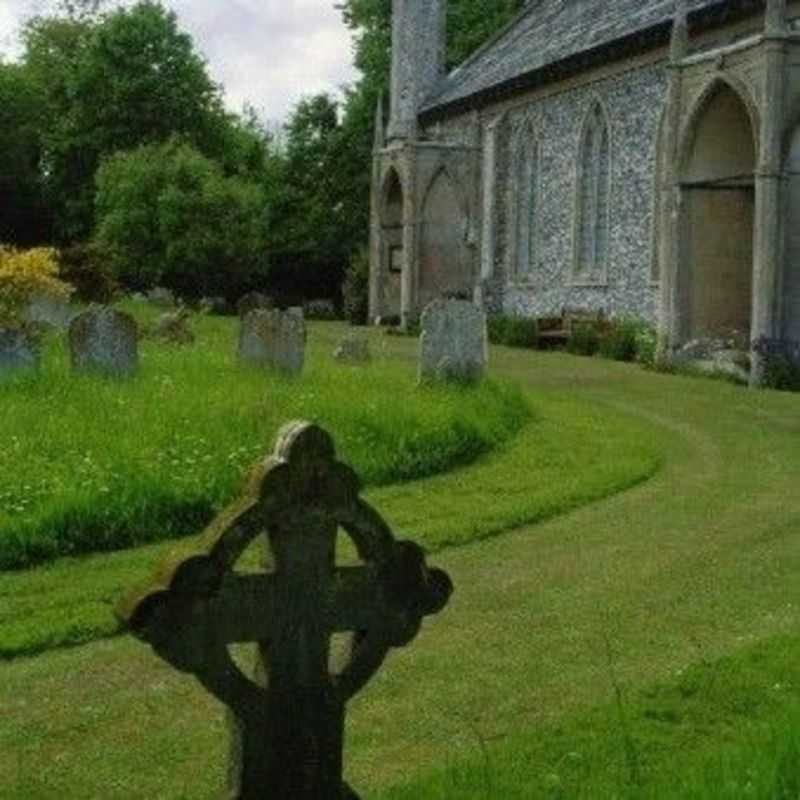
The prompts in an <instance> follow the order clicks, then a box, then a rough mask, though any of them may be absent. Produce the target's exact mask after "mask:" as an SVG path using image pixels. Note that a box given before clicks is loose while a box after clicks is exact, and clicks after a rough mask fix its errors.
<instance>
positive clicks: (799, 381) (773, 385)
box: [764, 353, 800, 392]
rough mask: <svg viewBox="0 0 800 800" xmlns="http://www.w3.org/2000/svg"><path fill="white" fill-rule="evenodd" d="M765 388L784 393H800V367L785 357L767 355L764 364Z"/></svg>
mask: <svg viewBox="0 0 800 800" xmlns="http://www.w3.org/2000/svg"><path fill="white" fill-rule="evenodd" d="M764 386H765V387H766V388H767V389H777V390H778V391H782V392H800V367H799V366H798V365H797V364H795V363H794V362H793V361H791V360H790V359H789V358H788V357H787V356H785V355H781V354H777V353H775V354H769V355H767V356H766V357H765V363H764Z"/></svg>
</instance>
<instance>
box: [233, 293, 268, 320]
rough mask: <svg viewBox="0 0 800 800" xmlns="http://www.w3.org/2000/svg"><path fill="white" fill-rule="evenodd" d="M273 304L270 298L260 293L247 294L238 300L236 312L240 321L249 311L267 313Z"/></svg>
mask: <svg viewBox="0 0 800 800" xmlns="http://www.w3.org/2000/svg"><path fill="white" fill-rule="evenodd" d="M274 305H275V304H274V303H273V302H272V298H271V297H268V296H267V295H265V294H262V293H261V292H248V293H247V294H244V295H242V296H241V297H240V298H239V301H238V302H237V303H236V311H237V313H238V314H239V318H240V319H244V318H245V317H246V316H247V315H248V314H249V313H250V312H251V311H259V310H264V311H269V310H270V309H271V308H273V306H274Z"/></svg>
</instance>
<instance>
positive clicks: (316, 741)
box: [118, 422, 452, 800]
mask: <svg viewBox="0 0 800 800" xmlns="http://www.w3.org/2000/svg"><path fill="white" fill-rule="evenodd" d="M340 530H342V531H344V532H345V533H346V534H347V535H349V537H350V538H351V539H352V541H353V543H354V544H355V547H356V550H357V552H358V555H359V557H360V559H361V562H362V563H361V564H360V565H359V566H337V564H336V540H337V536H338V533H339V531H340ZM254 541H260V542H261V543H262V545H263V547H264V548H265V562H266V563H272V564H274V565H275V567H274V570H273V571H271V572H260V573H259V572H247V573H245V572H239V571H237V570H236V564H237V562H238V561H239V559H240V557H241V556H242V554H243V553H244V552H245V550H246V549H247V548H248V547H249V545H250V544H251V543H253V542H254ZM158 575H159V577H158V578H157V579H156V581H155V582H154V583H153V584H151V585H150V586H149V587H147V588H146V589H145V590H144V591H142V592H138V593H136V594H134V595H132V596H131V597H130V598H128V599H127V600H126V601H125V602H123V604H122V605H121V606H120V608H119V610H118V613H119V615H120V617H121V619H122V620H123V621H124V622H125V623H126V624H127V625H128V626H129V627H130V629H131V630H132V631H133V632H134V633H135V634H136V635H137V636H138V637H139V638H141V639H142V640H144V641H146V642H148V643H149V644H150V645H151V646H152V647H153V649H154V650H155V652H156V653H157V654H158V655H159V656H161V657H162V658H163V659H165V660H166V661H167V662H169V663H170V664H171V665H172V666H174V667H175V668H176V669H178V670H181V671H183V672H187V673H190V674H193V675H194V676H195V677H196V678H197V679H198V680H199V681H200V682H201V683H202V685H203V686H204V687H205V688H206V689H207V690H208V691H209V692H211V693H212V694H213V695H214V696H215V697H216V698H217V699H219V700H220V701H221V702H222V703H223V704H224V705H225V706H226V707H227V708H228V709H229V711H230V722H231V736H232V746H231V750H230V758H231V763H230V765H229V770H228V775H229V787H228V788H229V794H228V795H227V796H228V797H230V798H237V799H238V800H251V799H252V800H255V798H267V797H269V798H271V800H329V799H330V800H357V795H356V793H355V792H354V791H353V790H352V789H351V788H350V787H349V786H347V784H346V783H344V781H343V777H342V773H343V767H342V761H343V747H344V728H345V725H344V722H345V710H346V705H347V702H348V701H349V700H350V699H352V697H353V696H354V695H355V694H356V693H358V692H359V691H360V690H361V689H363V688H364V686H365V685H366V684H367V682H368V681H369V680H370V678H371V677H372V676H373V675H374V674H375V673H376V672H377V670H378V669H379V668H380V666H381V664H382V663H383V661H384V659H385V658H386V656H387V654H388V652H389V651H390V649H391V648H393V647H402V646H405V645H407V644H409V643H410V642H411V641H412V640H413V639H414V637H415V636H416V635H417V633H418V632H419V630H420V627H421V624H422V620H423V618H424V617H425V616H426V615H429V614H435V613H437V612H438V611H440V610H441V609H442V608H444V606H445V605H446V603H447V601H448V599H449V597H450V594H451V592H452V584H451V582H450V579H449V577H448V576H447V574H446V573H444V572H442V571H441V570H437V569H428V567H427V566H426V564H425V558H424V555H423V552H422V550H421V548H419V547H418V546H417V545H416V544H414V543H412V542H403V541H397V540H396V539H395V537H394V535H393V533H392V531H391V530H390V529H389V527H388V526H387V524H386V523H385V522H384V520H383V519H382V518H381V516H380V515H379V514H378V512H377V511H376V510H375V509H374V508H372V507H371V506H370V505H369V504H367V503H366V502H365V501H364V500H363V499H362V498H361V497H360V485H359V481H358V478H357V477H356V475H355V473H354V472H353V471H352V470H351V469H350V468H349V467H348V466H346V465H345V464H342V463H341V462H339V461H337V460H336V456H335V452H334V445H333V441H332V440H331V438H330V436H329V435H328V434H327V433H326V432H325V431H323V430H322V429H321V428H319V427H317V426H315V425H311V424H309V423H305V422H294V423H291V424H289V425H287V426H286V427H285V428H284V429H283V430H282V431H281V433H280V434H279V436H278V440H277V443H276V445H275V449H274V452H273V454H272V455H271V456H270V457H269V458H267V459H266V460H265V461H264V462H263V463H262V464H260V465H259V466H258V467H257V468H256V469H255V470H254V472H253V474H252V475H251V477H250V480H249V482H248V488H247V490H246V491H245V493H244V495H243V496H242V497H241V498H240V499H239V500H238V501H237V502H235V503H234V504H233V505H232V506H231V507H230V508H228V509H227V510H226V511H224V512H223V513H222V514H220V516H219V517H218V518H217V520H216V521H215V522H214V523H212V525H211V526H210V527H209V528H208V529H207V531H206V534H205V537H204V544H203V545H202V546H200V547H199V548H197V549H196V550H194V551H193V552H190V553H189V554H187V555H186V556H184V557H182V558H179V559H178V560H177V561H175V562H173V563H167V564H165V565H164V566H163V567H162V569H161V570H160V571H159V573H158ZM343 632H352V633H353V638H352V644H351V649H350V652H349V657H348V659H347V661H346V663H344V664H343V665H342V666H341V667H339V668H338V669H336V670H335V671H334V670H332V668H331V665H330V652H331V640H332V638H333V637H334V636H335V635H337V634H341V633H343ZM248 642H253V643H257V645H258V648H257V656H258V657H257V663H256V668H255V670H254V672H253V674H252V675H245V674H243V673H242V672H241V670H240V669H239V667H238V666H237V664H236V663H235V662H234V660H233V658H232V655H231V651H230V646H232V645H234V644H241V643H248ZM267 676H268V677H267Z"/></svg>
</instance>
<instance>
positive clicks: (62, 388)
mask: <svg viewBox="0 0 800 800" xmlns="http://www.w3.org/2000/svg"><path fill="white" fill-rule="evenodd" d="M235 327H236V326H235V324H234V323H233V322H232V321H230V320H220V319H211V318H205V319H202V320H201V321H200V322H199V323H198V325H197V328H198V331H197V332H198V334H199V341H198V343H197V344H196V345H195V346H194V347H193V348H188V349H180V348H175V347H170V346H165V345H161V344H156V343H153V342H145V344H144V346H143V348H142V369H141V374H140V375H139V376H138V377H137V378H136V379H135V380H133V381H126V382H116V381H110V380H105V379H103V378H99V377H94V376H72V375H70V374H69V369H68V366H67V363H66V362H67V359H66V354H65V353H64V352H63V345H62V342H61V340H60V339H59V340H56V341H51V342H50V346H49V347H48V351H47V353H46V359H45V368H44V369H43V370H42V372H41V373H40V374H39V375H36V376H30V377H25V378H22V379H18V380H15V381H13V382H7V383H5V384H2V385H0V405H2V407H3V415H2V417H0V442H2V443H3V447H2V448H0V569H19V568H24V567H30V566H33V565H36V564H40V563H43V562H45V561H48V560H52V559H54V558H57V557H59V556H64V555H78V554H82V553H92V552H104V551H110V550H120V549H123V548H126V547H132V546H135V545H139V544H143V543H148V542H153V541H157V540H161V539H171V538H175V537H177V536H180V535H185V534H186V533H190V532H193V531H196V530H198V529H199V528H201V527H203V525H205V524H206V523H207V522H208V521H209V520H210V519H211V518H212V516H213V514H214V512H215V511H216V510H219V509H220V508H221V507H222V506H223V505H224V504H225V503H227V502H229V501H230V499H231V498H232V497H233V495H234V494H235V493H236V491H238V488H239V486H240V484H241V481H242V477H243V475H244V473H245V472H246V471H247V470H248V469H249V468H250V466H251V465H252V464H253V463H254V462H255V461H256V460H258V459H259V458H261V457H263V455H264V454H265V451H267V449H268V447H269V446H270V443H271V442H272V440H273V439H274V436H275V433H276V432H277V429H278V428H279V427H280V426H281V425H282V424H284V423H285V422H287V421H288V420H290V419H296V418H301V419H309V420H313V421H316V422H319V423H320V424H322V425H323V426H325V427H326V428H327V429H328V430H329V431H330V432H331V433H332V434H333V435H334V436H335V437H336V441H337V443H338V446H339V449H340V452H341V455H342V457H343V458H344V459H345V460H347V461H348V462H349V463H351V464H353V466H354V467H355V468H356V469H357V470H358V472H359V474H360V475H361V477H362V479H363V480H364V482H365V483H366V484H367V485H382V484H387V483H394V482H398V481H404V480H409V479H411V478H419V477H424V476H426V475H431V474H434V473H437V472H441V471H444V470H447V469H451V468H453V467H454V466H457V465H460V464H466V463H469V462H471V461H474V460H475V459H476V458H477V457H478V456H480V455H482V454H484V453H487V452H489V451H491V450H492V449H493V448H496V447H499V446H501V445H502V444H503V443H504V442H506V441H507V440H509V439H510V438H511V437H513V435H514V434H515V433H516V432H517V431H518V430H519V429H520V428H521V427H522V426H523V425H524V423H525V422H526V421H527V420H528V418H529V411H528V408H527V405H526V403H525V401H524V400H523V398H522V396H521V394H520V393H519V391H517V390H516V389H514V388H513V387H512V386H510V385H509V384H507V383H495V382H491V381H487V382H485V383H484V384H482V385H481V386H480V387H479V388H477V389H471V390H467V389H465V388H459V387H457V386H450V387H446V386H431V387H417V386H416V385H415V381H414V375H413V371H412V370H411V369H410V368H407V367H405V365H399V366H398V365H396V364H390V363H388V362H387V361H386V360H385V359H378V360H377V361H376V363H374V364H372V365H370V366H369V367H365V368H361V369H358V368H356V369H354V368H347V367H342V366H339V365H336V364H334V363H333V361H332V359H331V354H330V352H329V347H330V343H329V342H328V341H327V339H325V338H324V337H323V338H322V340H321V341H315V337H314V336H313V334H312V340H311V346H310V348H309V350H310V353H309V363H308V367H307V370H306V372H305V374H304V375H303V376H302V378H299V379H291V378H286V377H281V376H280V375H275V374H267V373H264V372H262V371H259V370H254V369H251V368H247V367H243V366H240V365H239V364H237V363H236V360H235V358H234V336H235Z"/></svg>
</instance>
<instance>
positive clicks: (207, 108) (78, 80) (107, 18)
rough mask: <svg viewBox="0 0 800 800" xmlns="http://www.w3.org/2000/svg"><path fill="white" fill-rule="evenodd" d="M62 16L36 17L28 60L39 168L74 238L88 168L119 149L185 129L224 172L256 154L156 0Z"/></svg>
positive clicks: (88, 196)
mask: <svg viewBox="0 0 800 800" xmlns="http://www.w3.org/2000/svg"><path fill="white" fill-rule="evenodd" d="M67 5H68V6H70V8H68V9H67V11H66V13H65V14H64V15H63V16H55V17H44V18H37V19H34V20H32V21H31V22H30V23H29V25H28V27H27V29H26V32H25V37H24V38H25V45H26V52H25V63H26V65H27V67H28V69H29V71H30V74H31V75H32V77H33V79H34V80H35V81H36V83H37V85H38V87H39V89H40V91H41V93H42V96H43V98H44V105H45V108H44V120H43V121H44V124H43V126H42V131H41V134H42V141H43V162H44V174H45V177H46V182H47V186H48V189H49V193H50V198H51V202H52V204H53V206H54V208H55V209H56V214H57V220H56V222H57V234H58V236H59V238H60V239H61V240H64V241H74V240H76V239H83V238H86V237H87V236H88V234H89V233H90V231H91V227H92V221H93V220H92V203H93V191H94V184H93V181H94V173H95V171H96V170H97V167H98V164H99V163H100V160H101V159H102V158H103V157H105V156H108V155H111V154H113V153H114V152H116V151H119V150H128V149H131V148H134V147H137V146H139V145H143V144H150V143H156V142H163V141H166V140H167V139H168V138H169V137H171V136H174V135H180V136H182V137H183V138H184V139H185V140H186V141H188V142H191V143H192V144H193V145H194V146H195V147H196V148H197V149H198V150H200V151H201V152H203V153H204V154H206V155H207V156H209V157H212V158H217V159H219V160H220V162H221V163H222V164H223V165H224V166H225V167H226V170H227V171H229V172H232V173H233V172H237V173H241V172H242V164H241V163H238V162H235V159H236V157H237V155H238V154H240V153H241V154H242V158H243V159H244V163H249V162H248V159H249V160H250V161H252V160H253V158H254V156H253V153H254V152H256V151H257V149H258V147H257V142H256V141H255V140H254V139H253V137H252V136H251V135H250V133H251V132H250V131H248V129H247V126H246V125H239V121H238V119H237V118H235V117H233V116H231V115H229V114H226V113H225V111H224V109H223V106H222V100H221V96H220V91H219V88H218V87H217V86H216V85H215V84H214V83H213V81H212V80H211V78H210V77H209V75H208V71H207V68H206V64H205V62H204V60H203V59H202V57H201V56H200V55H199V54H198V53H197V52H196V51H195V49H194V45H193V43H192V40H191V37H190V36H189V35H188V34H186V33H184V32H182V31H181V30H180V29H179V27H178V24H177V18H176V16H175V14H174V13H173V12H171V11H168V10H167V9H166V8H165V7H164V6H163V5H162V4H161V3H160V2H154V0H141V2H138V3H137V4H136V5H134V6H132V7H131V8H118V9H116V10H114V11H111V12H110V13H106V14H101V13H98V9H99V8H100V7H101V6H102V4H98V3H96V2H95V1H94V0H82V1H81V2H77V3H72V4H71V3H70V2H69V0H67Z"/></svg>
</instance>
